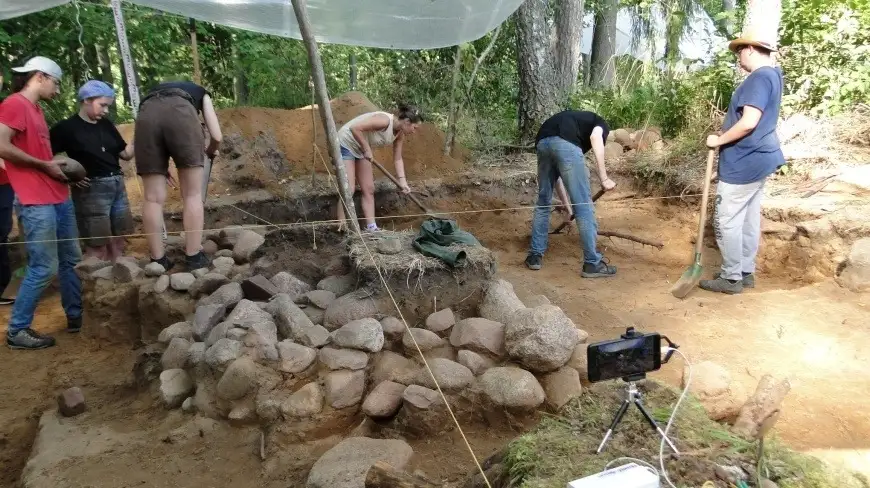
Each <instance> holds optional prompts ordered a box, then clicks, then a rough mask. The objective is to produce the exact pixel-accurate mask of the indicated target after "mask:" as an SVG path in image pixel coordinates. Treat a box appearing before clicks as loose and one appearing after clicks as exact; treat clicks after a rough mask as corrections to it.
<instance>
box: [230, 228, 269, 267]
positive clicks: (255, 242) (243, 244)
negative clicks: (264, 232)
mask: <svg viewBox="0 0 870 488" xmlns="http://www.w3.org/2000/svg"><path fill="white" fill-rule="evenodd" d="M265 242H266V238H265V237H263V236H261V235H260V234H258V233H256V232H254V231H252V230H243V231H242V232H241V233H240V234H239V236H238V238H237V239H236V244H235V245H234V246H233V259H235V260H236V262H237V263H247V262H248V261H250V260H251V257H252V256H253V255H254V253H255V252H256V251H257V249H260V246H262V245H263V244H264V243H265Z"/></svg>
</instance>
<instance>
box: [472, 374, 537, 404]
mask: <svg viewBox="0 0 870 488" xmlns="http://www.w3.org/2000/svg"><path fill="white" fill-rule="evenodd" d="M480 386H481V388H482V390H483V393H484V394H485V395H486V397H487V398H488V399H489V400H490V401H491V402H492V403H493V404H494V405H496V406H500V407H507V408H516V409H534V408H537V407H538V406H540V405H541V404H542V403H544V399H545V398H546V397H545V395H544V389H543V388H541V385H540V383H538V380H536V379H535V376H534V375H533V374H532V373H529V372H528V371H526V370H524V369H520V368H514V367H505V368H491V369H489V370H487V371H486V372H485V373H483V374H482V375H481V376H480Z"/></svg>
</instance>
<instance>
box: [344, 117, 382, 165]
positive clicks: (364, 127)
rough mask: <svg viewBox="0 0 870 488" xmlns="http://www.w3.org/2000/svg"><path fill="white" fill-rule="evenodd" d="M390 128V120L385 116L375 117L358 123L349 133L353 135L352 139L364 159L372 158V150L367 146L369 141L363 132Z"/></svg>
mask: <svg viewBox="0 0 870 488" xmlns="http://www.w3.org/2000/svg"><path fill="white" fill-rule="evenodd" d="M389 126H390V118H389V117H387V116H386V115H377V116H375V117H371V118H369V119H368V120H365V121H363V122H360V123H359V124H357V125H354V126H353V127H351V128H350V133H351V134H353V138H354V139H356V142H357V144H359V147H360V148H362V150H363V154H364V155H365V157H366V158H371V157H372V148H371V146H369V141H368V139H366V136H365V134H364V133H365V132H373V131H378V130H384V129H386V128H387V127H389Z"/></svg>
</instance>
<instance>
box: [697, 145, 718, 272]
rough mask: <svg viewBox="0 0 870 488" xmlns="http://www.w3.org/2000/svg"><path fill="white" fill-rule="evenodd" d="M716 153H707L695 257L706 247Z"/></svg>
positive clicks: (712, 151)
mask: <svg viewBox="0 0 870 488" xmlns="http://www.w3.org/2000/svg"><path fill="white" fill-rule="evenodd" d="M715 159H716V152H715V151H714V150H713V149H710V150H709V151H707V171H706V173H705V174H704V189H703V191H702V193H701V219H700V220H699V221H698V240H696V241H695V255H696V256H697V255H699V254H701V249H703V247H704V242H703V241H704V225H705V224H706V223H707V202H708V201H709V200H710V180H711V179H712V175H713V160H715Z"/></svg>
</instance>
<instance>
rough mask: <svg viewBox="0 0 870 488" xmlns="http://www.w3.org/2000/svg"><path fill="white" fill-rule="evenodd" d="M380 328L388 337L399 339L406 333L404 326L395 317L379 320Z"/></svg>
mask: <svg viewBox="0 0 870 488" xmlns="http://www.w3.org/2000/svg"><path fill="white" fill-rule="evenodd" d="M381 328H382V329H383V330H384V334H386V335H388V336H390V337H397V336H398V337H400V336H401V335H402V334H404V333H405V331H406V329H405V324H403V323H402V321H401V320H399V319H397V318H396V317H384V318H383V319H381Z"/></svg>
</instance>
